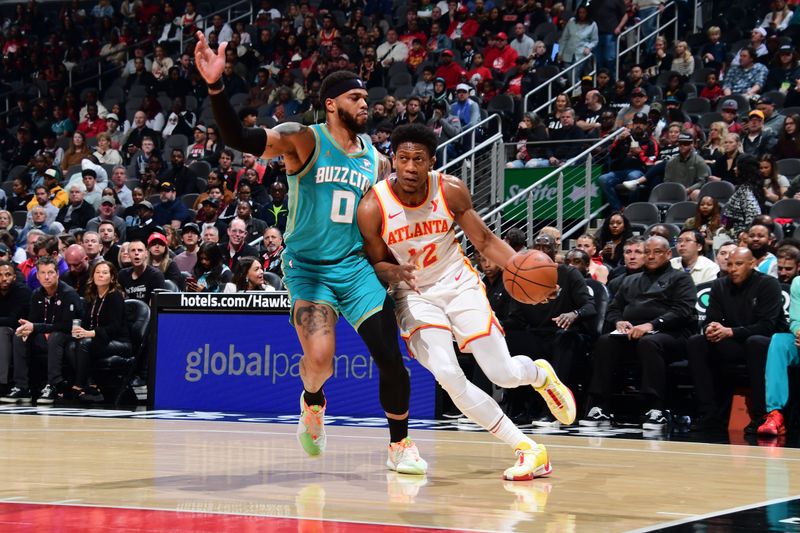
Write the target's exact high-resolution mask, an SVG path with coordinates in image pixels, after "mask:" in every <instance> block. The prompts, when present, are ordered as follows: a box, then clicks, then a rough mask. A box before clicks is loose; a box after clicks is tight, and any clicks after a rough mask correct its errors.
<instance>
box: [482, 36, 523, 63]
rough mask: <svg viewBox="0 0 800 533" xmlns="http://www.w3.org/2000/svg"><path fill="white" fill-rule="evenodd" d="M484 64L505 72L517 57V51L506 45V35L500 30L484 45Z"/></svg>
mask: <svg viewBox="0 0 800 533" xmlns="http://www.w3.org/2000/svg"><path fill="white" fill-rule="evenodd" d="M486 48H487V51H486V66H488V67H489V68H490V69H492V71H495V72H500V73H501V74H505V73H506V72H507V71H508V70H509V69H510V68H511V67H513V66H514V62H515V61H516V59H517V56H518V55H519V54H517V51H516V50H514V49H513V48H511V47H510V46H508V35H506V34H505V32H502V31H501V32H500V33H498V34H497V35H495V38H494V40H493V41H490V42H489V45H488V46H487V47H486Z"/></svg>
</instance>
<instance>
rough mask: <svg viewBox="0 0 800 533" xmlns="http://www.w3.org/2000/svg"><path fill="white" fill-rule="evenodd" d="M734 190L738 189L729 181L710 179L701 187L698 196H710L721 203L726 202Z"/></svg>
mask: <svg viewBox="0 0 800 533" xmlns="http://www.w3.org/2000/svg"><path fill="white" fill-rule="evenodd" d="M734 190H736V187H734V186H733V183H731V182H729V181H709V182H708V183H706V184H705V185H703V187H702V188H701V189H700V195H699V196H698V198H702V197H703V196H710V197H712V198H714V199H715V200H716V201H718V202H719V203H720V204H726V203H727V202H728V198H730V197H731V195H732V194H733V191H734Z"/></svg>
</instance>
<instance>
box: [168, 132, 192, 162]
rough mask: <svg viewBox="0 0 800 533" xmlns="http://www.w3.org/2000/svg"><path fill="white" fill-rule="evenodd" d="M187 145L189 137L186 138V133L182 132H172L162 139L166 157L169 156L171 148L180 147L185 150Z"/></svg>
mask: <svg viewBox="0 0 800 533" xmlns="http://www.w3.org/2000/svg"><path fill="white" fill-rule="evenodd" d="M187 146H189V139H187V138H186V135H183V134H182V133H173V134H172V135H170V136H169V137H167V140H166V141H164V154H166V157H169V155H170V153H171V152H172V149H173V148H180V149H181V150H183V151H184V152H186V147H187Z"/></svg>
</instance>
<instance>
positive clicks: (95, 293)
mask: <svg viewBox="0 0 800 533" xmlns="http://www.w3.org/2000/svg"><path fill="white" fill-rule="evenodd" d="M84 298H85V301H86V305H85V306H84V315H83V320H82V321H81V325H80V326H73V328H72V336H73V337H74V338H75V339H76V341H77V345H76V347H75V361H74V368H75V385H74V386H73V393H74V394H75V395H76V396H77V398H78V399H79V400H81V401H87V402H102V401H103V394H102V393H101V392H100V390H99V389H98V388H97V387H96V386H94V385H89V373H90V372H89V370H90V368H91V366H92V361H93V360H96V359H99V358H101V357H103V356H104V355H105V354H106V353H108V352H109V351H110V350H112V351H113V352H114V353H115V354H132V351H133V347H132V346H131V342H130V339H129V333H128V326H127V323H126V321H125V296H124V293H123V291H122V287H120V285H119V283H118V282H117V271H116V269H115V268H114V265H112V264H111V263H110V262H108V261H100V262H98V263H96V264H95V265H94V266H93V267H92V269H91V271H90V272H89V281H88V282H87V284H86V294H85V295H84Z"/></svg>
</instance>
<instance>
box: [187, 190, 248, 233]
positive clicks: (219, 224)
mask: <svg viewBox="0 0 800 533" xmlns="http://www.w3.org/2000/svg"><path fill="white" fill-rule="evenodd" d="M245 187H249V185H245ZM227 209H228V207H227V206H226V205H224V204H222V203H221V201H220V200H219V199H218V198H212V197H208V198H206V199H205V200H203V201H202V202H201V203H200V210H199V211H197V218H196V220H195V222H196V223H197V224H199V225H200V231H201V235H202V234H203V233H202V232H204V231H205V229H206V227H208V226H212V227H215V228H217V230H218V231H219V233H220V234H222V235H224V234H225V229H226V228H227V227H228V224H227V222H226V221H225V220H221V219H220V216H221V215H222V214H223V213H224V212H225V211H227Z"/></svg>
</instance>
